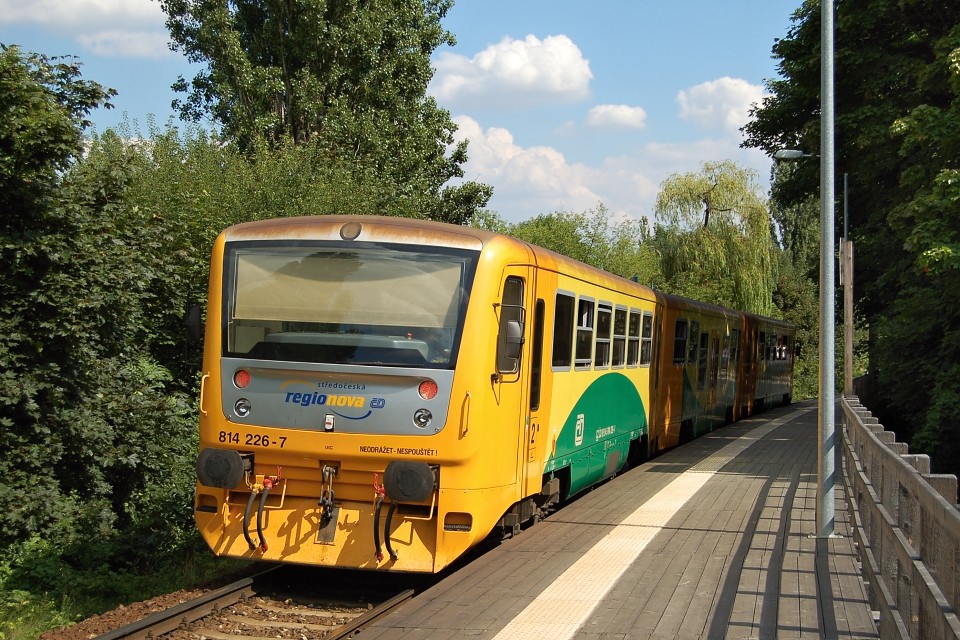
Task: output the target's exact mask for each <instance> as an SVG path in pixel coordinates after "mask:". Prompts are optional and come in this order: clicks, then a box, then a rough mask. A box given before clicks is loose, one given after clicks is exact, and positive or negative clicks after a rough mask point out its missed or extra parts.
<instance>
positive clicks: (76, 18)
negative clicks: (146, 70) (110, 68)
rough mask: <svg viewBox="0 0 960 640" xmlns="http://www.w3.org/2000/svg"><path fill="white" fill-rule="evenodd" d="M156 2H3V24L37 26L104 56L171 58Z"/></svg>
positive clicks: (0, 8)
mask: <svg viewBox="0 0 960 640" xmlns="http://www.w3.org/2000/svg"><path fill="white" fill-rule="evenodd" d="M165 19H166V16H165V14H164V12H163V10H162V9H161V8H160V3H159V2H156V0H32V1H25V0H0V24H3V23H6V24H36V25H41V26H42V27H44V28H45V29H49V30H50V31H51V32H53V33H56V34H58V35H60V36H64V37H69V38H71V39H73V40H74V41H76V42H77V43H79V44H80V45H81V46H83V47H84V48H85V49H86V50H88V51H92V52H93V53H95V54H97V55H101V56H129V57H138V58H161V57H165V56H169V55H172V53H171V52H170V50H169V49H168V47H167V42H168V40H169V36H168V34H167V30H166V27H165V26H164V22H165Z"/></svg>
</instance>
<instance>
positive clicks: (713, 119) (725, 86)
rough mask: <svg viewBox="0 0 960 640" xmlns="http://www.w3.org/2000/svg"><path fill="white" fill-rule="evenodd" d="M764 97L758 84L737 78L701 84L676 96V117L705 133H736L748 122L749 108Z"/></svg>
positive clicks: (762, 90)
mask: <svg viewBox="0 0 960 640" xmlns="http://www.w3.org/2000/svg"><path fill="white" fill-rule="evenodd" d="M763 96H764V89H763V87H762V86H761V85H756V84H750V83H749V82H747V81H746V80H741V79H739V78H720V79H718V80H712V81H710V82H703V83H701V84H698V85H696V86H694V87H691V88H690V89H688V90H686V91H681V92H680V93H678V94H677V102H678V103H679V104H680V117H681V118H683V119H684V120H687V121H689V122H692V123H694V124H695V125H696V126H698V127H699V128H701V129H703V130H706V131H723V132H725V133H736V132H738V130H739V129H740V127H742V126H743V125H745V124H746V123H747V122H748V120H749V119H750V105H752V104H753V103H759V102H760V101H761V100H762V99H763Z"/></svg>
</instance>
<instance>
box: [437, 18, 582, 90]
mask: <svg viewBox="0 0 960 640" xmlns="http://www.w3.org/2000/svg"><path fill="white" fill-rule="evenodd" d="M434 64H435V70H436V71H435V74H434V77H433V81H432V82H431V83H430V89H429V92H430V94H431V95H433V96H434V97H436V98H437V100H438V101H439V102H440V103H441V104H443V105H448V106H457V107H467V106H477V105H496V106H501V107H508V106H515V105H521V106H529V105H531V104H544V103H549V102H571V101H576V100H581V99H583V98H586V97H587V96H588V95H589V91H590V80H592V79H593V73H592V72H591V71H590V62H589V61H588V60H586V59H585V58H584V57H583V54H582V53H581V51H580V48H579V47H577V45H576V44H574V43H573V41H572V40H570V38H568V37H567V36H564V35H558V36H547V37H546V38H544V39H543V40H540V39H539V38H537V37H536V36H533V35H528V36H527V37H526V38H524V39H523V40H514V39H512V38H509V37H505V38H504V39H503V40H501V41H500V42H499V43H497V44H494V45H491V46H489V47H487V48H486V49H484V50H483V51H481V52H480V53H478V54H476V55H475V56H473V57H472V58H467V57H465V56H461V55H458V54H455V53H450V52H442V53H440V54H439V55H438V56H437V57H436V58H435V60H434Z"/></svg>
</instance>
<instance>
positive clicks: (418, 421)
mask: <svg viewBox="0 0 960 640" xmlns="http://www.w3.org/2000/svg"><path fill="white" fill-rule="evenodd" d="M431 422H433V414H432V413H430V411H429V410H428V409H417V411H416V413H414V414H413V424H415V425H416V426H417V427H419V428H421V429H426V428H427V427H429V426H430V423H431Z"/></svg>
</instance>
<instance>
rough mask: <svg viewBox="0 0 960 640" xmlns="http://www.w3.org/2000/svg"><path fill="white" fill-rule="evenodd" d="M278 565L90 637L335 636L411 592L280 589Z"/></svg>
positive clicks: (238, 639)
mask: <svg viewBox="0 0 960 640" xmlns="http://www.w3.org/2000/svg"><path fill="white" fill-rule="evenodd" d="M284 569H286V568H285V567H278V568H276V569H271V570H270V571H267V572H264V573H261V574H258V575H256V576H253V577H250V578H244V579H242V580H238V581H236V582H234V583H232V584H229V585H227V586H225V587H222V588H220V589H217V590H215V591H211V592H209V593H207V594H204V595H202V596H200V597H197V598H194V599H193V600H189V601H187V602H184V603H181V604H179V605H177V606H174V607H171V608H169V609H166V610H164V611H159V612H157V613H155V614H152V615H150V616H148V617H146V618H144V619H142V620H139V621H137V622H134V623H131V624H128V625H126V626H124V627H121V628H119V629H116V630H114V631H111V632H108V633H105V634H102V635H100V636H97V638H96V639H95V640H138V639H143V640H160V639H163V640H244V639H247V640H267V639H268V638H269V639H271V640H275V639H277V638H281V639H283V638H291V639H295V640H315V639H321V638H322V639H323V640H341V639H345V638H350V637H352V636H353V635H354V634H356V633H357V632H358V631H360V630H361V629H363V628H364V627H365V626H367V625H369V624H370V623H372V622H373V621H375V620H377V619H378V618H380V617H382V616H384V615H386V614H387V613H389V612H390V611H391V610H393V609H394V608H396V607H397V606H399V605H400V604H402V603H404V602H406V601H407V600H409V599H410V598H412V597H413V595H414V593H415V590H414V589H412V588H403V589H402V590H399V591H398V590H397V589H396V588H395V589H393V595H389V593H390V592H381V593H379V594H370V595H369V597H367V596H364V595H361V594H359V593H357V592H356V589H355V587H356V585H350V584H347V585H344V584H342V583H340V582H335V581H330V583H329V584H328V585H327V587H321V588H320V589H319V590H318V589H317V585H313V586H312V587H311V588H307V589H304V588H303V587H302V586H301V585H295V586H283V587H282V586H278V581H277V577H278V576H279V575H282V574H281V572H282V570H284ZM388 588H389V587H388ZM334 591H336V593H337V595H336V597H334V596H333V593H334ZM294 593H297V594H299V595H293V594H294Z"/></svg>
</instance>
